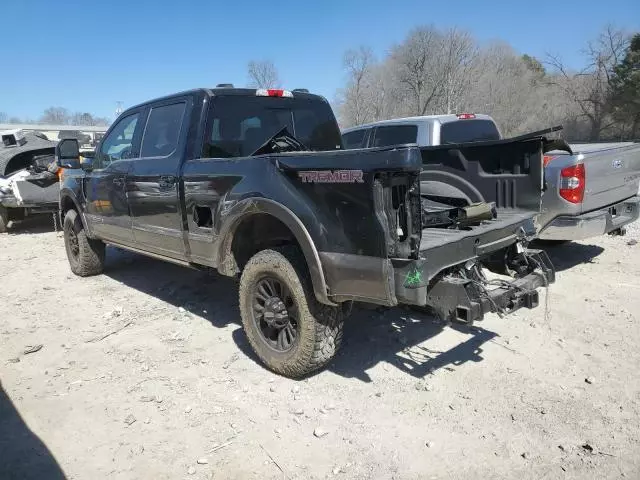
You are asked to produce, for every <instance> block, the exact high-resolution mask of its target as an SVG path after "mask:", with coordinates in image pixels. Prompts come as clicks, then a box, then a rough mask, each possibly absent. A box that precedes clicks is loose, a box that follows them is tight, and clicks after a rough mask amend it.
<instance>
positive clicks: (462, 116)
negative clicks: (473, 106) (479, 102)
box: [456, 113, 476, 120]
mask: <svg viewBox="0 0 640 480" xmlns="http://www.w3.org/2000/svg"><path fill="white" fill-rule="evenodd" d="M456 117H458V118H459V119H460V120H470V119H472V118H476V115H475V114H474V113H458V114H457V115H456Z"/></svg>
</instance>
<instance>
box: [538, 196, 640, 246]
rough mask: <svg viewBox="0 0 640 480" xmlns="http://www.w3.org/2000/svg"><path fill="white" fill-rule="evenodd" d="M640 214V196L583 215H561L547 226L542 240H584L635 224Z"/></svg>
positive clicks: (540, 237) (539, 236) (541, 236)
mask: <svg viewBox="0 0 640 480" xmlns="http://www.w3.org/2000/svg"><path fill="white" fill-rule="evenodd" d="M639 214H640V196H635V197H632V198H630V199H628V200H625V201H624V202H620V203H617V204H616V205H612V206H610V207H607V208H603V209H601V210H596V211H593V212H589V213H584V214H582V215H576V216H571V215H561V216H559V217H556V218H555V219H553V220H552V221H551V222H550V223H549V224H548V225H547V226H545V227H544V228H543V229H542V231H541V232H540V234H539V235H538V238H539V239H541V240H584V239H586V238H591V237H597V236H600V235H604V234H605V233H609V232H612V231H614V230H617V229H619V228H621V227H624V226H625V225H627V224H629V223H632V222H635V221H636V220H637V219H638V216H639Z"/></svg>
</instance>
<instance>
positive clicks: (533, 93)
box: [248, 25, 640, 142]
mask: <svg viewBox="0 0 640 480" xmlns="http://www.w3.org/2000/svg"><path fill="white" fill-rule="evenodd" d="M581 53H582V54H583V56H584V58H585V65H584V67H583V68H581V69H579V70H574V69H571V68H569V67H568V66H567V65H566V63H565V62H564V61H563V60H562V58H560V57H559V56H557V55H553V54H547V55H546V56H545V57H544V58H540V59H538V58H534V57H532V56H530V55H527V54H524V55H521V54H519V53H518V52H516V51H515V50H514V49H513V48H512V47H511V46H510V45H509V44H508V43H505V42H500V41H498V42H493V43H491V44H489V45H485V46H481V45H480V44H479V42H478V41H477V40H476V39H475V38H474V37H473V36H472V35H471V34H470V33H469V32H467V31H465V30H461V29H459V28H450V29H446V30H442V29H439V28H437V27H436V26H434V25H423V26H419V27H416V28H414V29H413V30H411V31H410V32H409V33H408V34H407V36H406V38H405V39H404V41H402V42H401V43H399V44H397V45H393V46H391V48H390V49H389V51H388V52H387V53H386V54H385V55H384V56H383V57H382V58H376V56H375V55H374V53H373V50H372V49H371V48H369V47H367V46H360V47H357V48H352V49H349V50H347V51H346V52H345V54H344V57H343V67H344V70H345V73H346V81H345V85H344V86H343V87H342V88H340V89H339V90H338V92H337V93H336V98H335V101H334V107H335V110H336V112H337V115H338V119H339V122H340V126H341V127H342V128H346V127H350V126H353V125H360V124H363V123H367V122H373V121H377V120H385V119H390V118H398V117H406V116H414V115H430V114H443V113H460V112H474V113H486V114H489V115H491V116H492V117H493V118H494V119H495V120H496V121H497V122H498V124H499V126H500V128H501V130H502V132H503V134H504V135H505V136H511V135H517V134H521V133H526V132H529V131H532V130H537V129H541V128H546V127H549V126H554V125H559V124H561V125H563V127H564V132H563V136H564V137H565V138H566V139H567V140H569V141H574V142H575V141H601V140H632V139H635V140H640V33H636V34H635V35H629V34H627V33H625V32H624V31H622V30H619V29H616V28H614V27H612V26H606V27H605V28H603V29H602V31H601V32H600V33H599V34H598V35H597V36H596V37H595V38H593V39H592V40H590V41H589V42H587V44H586V45H585V47H584V49H583V51H582V52H581ZM248 77H249V83H250V85H252V86H254V87H259V88H270V87H271V88H273V87H279V86H280V83H281V81H280V78H279V76H278V72H277V69H276V67H275V65H274V64H273V62H270V61H260V62H256V61H252V62H250V63H249V65H248Z"/></svg>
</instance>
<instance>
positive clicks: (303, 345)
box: [56, 86, 554, 377]
mask: <svg viewBox="0 0 640 480" xmlns="http://www.w3.org/2000/svg"><path fill="white" fill-rule="evenodd" d="M489 148H490V149H491V151H492V152H495V148H497V147H496V146H495V145H494V146H491V147H489ZM505 148H506V150H505V151H506V152H507V153H508V154H509V155H513V156H515V157H518V158H516V159H515V160H514V161H520V157H522V156H523V155H524V156H526V158H527V161H528V163H527V165H529V169H530V171H527V173H526V174H524V177H525V178H527V179H528V180H527V182H529V183H530V184H531V185H533V186H534V187H535V188H538V189H539V188H541V181H540V175H541V172H542V145H541V143H535V141H534V142H533V143H532V142H529V143H526V144H525V145H524V147H522V148H520V149H519V150H518V149H514V147H513V145H511V146H507V147H505ZM474 152H475V150H474ZM56 155H57V161H58V164H59V166H60V167H62V168H64V175H63V180H62V185H61V190H60V215H61V220H62V224H63V226H64V239H65V245H66V252H67V256H68V259H69V263H70V265H71V270H72V271H73V272H74V273H75V274H77V275H80V276H88V275H95V274H99V273H101V272H102V271H103V267H104V261H105V244H111V245H114V246H117V247H120V248H124V249H129V250H132V251H134V252H139V253H142V254H146V255H150V256H153V257H156V258H159V259H163V260H167V261H170V262H174V263H178V264H181V265H184V266H190V267H193V268H214V269H216V270H217V271H218V272H219V273H221V274H223V275H228V276H238V277H239V280H240V281H239V304H240V313H241V317H242V323H243V327H244V330H245V332H246V335H247V337H248V339H249V341H250V343H251V345H252V347H253V349H254V350H255V352H256V353H257V355H258V356H259V358H260V359H261V360H262V361H263V362H264V364H266V365H267V366H268V367H269V368H270V369H272V370H273V371H275V372H277V373H280V374H283V375H285V376H289V377H300V376H303V375H305V374H307V373H309V372H311V371H313V370H316V369H319V368H321V367H322V366H324V365H325V364H326V363H327V362H328V361H329V360H330V359H331V358H332V357H333V356H334V354H335V353H336V351H337V349H338V348H339V346H340V342H341V338H342V327H343V322H344V319H345V317H346V315H347V314H348V312H349V311H350V308H351V305H352V303H353V302H354V301H355V302H364V303H371V304H377V305H383V306H396V305H398V304H405V305H410V306H415V307H417V308H429V309H431V310H433V311H435V313H437V314H438V315H439V316H440V317H442V318H443V319H445V320H447V321H458V322H463V323H466V324H471V323H472V322H473V321H475V320H481V319H482V318H483V316H484V314H485V313H487V312H498V313H501V314H505V313H509V312H511V311H513V310H516V309H518V308H520V307H528V308H533V307H535V306H537V304H538V294H537V290H536V289H537V288H539V287H541V286H543V285H546V284H549V283H551V282H553V281H554V270H553V266H552V265H551V263H550V262H549V260H548V258H547V257H546V256H545V255H544V253H543V252H540V251H537V250H529V249H527V248H526V243H527V239H528V238H529V237H530V236H531V235H533V234H534V233H535V228H534V225H533V218H534V216H535V214H536V213H537V212H536V210H535V208H520V209H513V210H512V211H509V212H504V213H502V212H501V213H500V215H496V210H495V208H491V206H490V205H489V206H488V205H473V206H471V207H469V206H466V207H460V208H458V209H453V210H456V211H455V212H454V211H453V210H452V207H447V208H444V209H442V208H441V207H440V205H441V204H440V203H438V202H433V200H432V199H431V200H429V199H426V200H425V198H424V195H423V194H424V193H425V192H421V191H420V172H421V167H422V158H421V152H420V150H419V149H418V148H417V147H415V146H400V147H397V146H394V147H385V148H373V149H366V150H345V149H343V146H342V140H341V136H340V130H339V128H338V125H337V122H336V119H335V117H334V115H333V112H332V110H331V108H330V106H329V104H328V102H327V101H326V100H325V99H324V98H323V97H320V96H317V95H312V94H309V93H308V92H307V91H306V90H293V91H286V90H255V89H240V88H233V87H229V86H225V87H216V88H212V89H198V90H193V91H187V92H182V93H178V94H175V95H171V96H168V97H164V98H160V99H156V100H153V101H150V102H147V103H144V104H141V105H138V106H136V107H133V108H130V109H128V110H127V111H125V112H124V113H122V114H121V115H120V117H119V118H118V119H117V120H116V121H115V122H114V124H113V125H112V126H111V127H110V128H109V130H108V131H107V133H106V134H105V136H104V138H103V139H102V141H101V142H100V144H99V145H98V147H97V149H96V151H95V152H94V154H93V155H89V156H85V154H84V153H83V158H82V159H81V158H80V155H79V150H78V144H77V141H76V140H73V139H63V140H61V141H60V142H59V143H58V145H57V148H56ZM460 155H461V156H462V157H464V150H461V153H460ZM476 156H477V152H476ZM503 156H504V155H503ZM536 162H537V163H536ZM538 164H539V165H538ZM532 188H533V187H532ZM421 194H422V195H421ZM425 202H426V203H425ZM429 202H432V203H433V204H432V203H429ZM474 209H475V210H474ZM443 222H444V223H443ZM496 255H497V256H498V257H497V258H496ZM483 262H484V263H483ZM483 265H486V266H491V265H493V266H497V268H496V269H494V271H500V273H502V274H504V273H508V274H510V275H511V278H506V279H505V278H504V277H503V276H500V277H499V278H497V279H493V280H490V279H489V278H490V277H492V275H493V274H492V273H491V272H486V269H483V268H482V266H483ZM212 293H213V292H212Z"/></svg>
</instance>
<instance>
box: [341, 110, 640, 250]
mask: <svg viewBox="0 0 640 480" xmlns="http://www.w3.org/2000/svg"><path fill="white" fill-rule="evenodd" d="M342 136H343V142H344V144H345V147H346V148H365V147H384V146H391V145H401V144H412V143H415V144H418V146H420V147H425V149H427V150H428V149H429V148H430V147H431V148H437V147H441V148H444V149H447V148H449V146H450V145H452V144H457V143H468V142H476V141H484V142H487V141H492V140H500V139H502V135H501V133H500V130H499V129H498V126H497V125H496V123H495V122H494V120H493V119H492V118H491V117H490V116H488V115H482V114H478V115H476V114H471V113H461V114H457V115H429V116H422V117H408V118H397V119H393V120H383V121H380V122H375V123H371V124H366V125H359V126H356V127H352V128H347V129H344V130H343V132H342ZM567 147H568V148H567ZM545 153H546V154H545V157H544V165H545V182H546V188H545V191H544V195H543V196H542V198H541V206H540V215H539V216H538V218H537V229H538V233H537V237H538V238H540V239H542V240H554V241H556V240H557V241H566V240H582V239H585V238H590V237H594V236H598V235H603V234H605V233H608V234H612V235H615V234H622V233H624V226H625V225H627V224H629V223H631V222H634V221H635V220H637V219H638V215H639V214H640V196H639V195H640V192H639V188H638V187H639V184H640V143H632V142H619V143H608V144H573V145H565V148H564V149H562V150H555V151H551V150H550V151H547V152H545ZM425 167H426V165H425ZM430 168H431V167H429V168H425V171H424V172H423V181H424V182H426V183H423V186H425V187H426V188H429V189H433V188H437V189H441V190H444V191H446V192H448V195H449V196H450V197H452V198H454V197H456V196H457V197H458V198H461V199H464V200H465V201H467V202H477V201H496V202H497V203H498V204H505V202H504V200H505V198H504V195H506V194H507V192H508V190H506V189H500V190H494V189H493V188H491V186H490V188H489V189H488V190H483V189H478V188H477V187H478V185H475V186H474V185H472V184H469V183H468V182H458V183H457V185H456V186H455V189H454V188H452V187H453V186H454V185H451V182H449V184H448V185H442V184H440V185H438V184H437V182H439V178H437V176H434V175H433V174H432V171H430ZM452 171H453V172H454V173H456V169H455V168H454V169H453V170H452ZM474 187H475V188H474ZM512 193H513V194H515V195H520V192H518V191H514V192H512ZM501 197H502V198H501ZM505 205H506V206H508V202H507V203H506V204H505Z"/></svg>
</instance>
